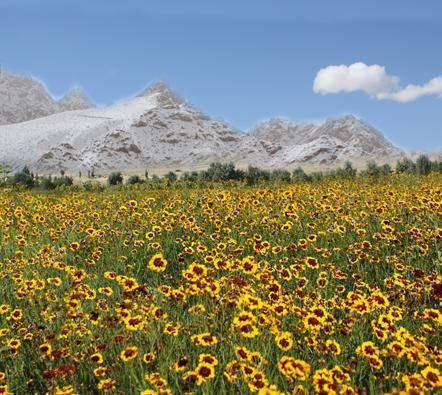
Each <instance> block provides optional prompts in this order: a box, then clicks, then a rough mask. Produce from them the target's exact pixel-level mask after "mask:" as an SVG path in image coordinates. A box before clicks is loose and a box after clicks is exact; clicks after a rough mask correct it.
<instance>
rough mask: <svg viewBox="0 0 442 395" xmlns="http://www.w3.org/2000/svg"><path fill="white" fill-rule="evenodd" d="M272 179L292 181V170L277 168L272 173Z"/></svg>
mask: <svg viewBox="0 0 442 395" xmlns="http://www.w3.org/2000/svg"><path fill="white" fill-rule="evenodd" d="M270 179H271V180H272V181H276V182H290V179H291V177H290V172H289V171H287V170H282V169H275V170H273V171H272V172H271V174H270Z"/></svg>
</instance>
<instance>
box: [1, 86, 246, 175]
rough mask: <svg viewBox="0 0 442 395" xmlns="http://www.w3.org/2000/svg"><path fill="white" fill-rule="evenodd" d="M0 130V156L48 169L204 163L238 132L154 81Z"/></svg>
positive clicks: (223, 151)
mask: <svg viewBox="0 0 442 395" xmlns="http://www.w3.org/2000/svg"><path fill="white" fill-rule="evenodd" d="M0 136H1V137H2V141H4V144H2V145H1V146H0V161H2V162H4V163H6V164H8V165H10V166H12V167H14V168H17V167H20V166H23V164H28V166H29V167H31V168H32V169H35V170H41V171H52V170H57V169H62V168H63V169H90V168H92V167H94V168H108V169H127V168H140V167H145V166H159V165H163V164H169V165H172V164H196V163H205V162H207V163H208V162H209V161H212V160H223V159H225V158H226V157H232V156H233V154H234V153H235V147H236V145H237V144H238V143H239V141H240V140H241V138H242V133H241V132H239V131H238V130H235V129H234V128H232V127H231V126H229V125H227V124H225V123H223V122H220V121H216V120H212V119H210V118H209V117H208V116H207V115H205V114H203V113H202V112H200V111H199V110H197V109H195V108H193V107H192V106H190V105H188V104H187V103H186V102H184V101H183V100H182V99H179V98H178V96H177V95H176V94H175V93H174V92H172V91H171V90H170V89H169V88H168V87H167V86H166V85H165V84H163V83H159V84H155V85H153V86H151V87H150V88H149V89H148V90H146V91H145V92H143V93H142V94H141V95H139V96H137V97H135V98H133V99H131V100H129V101H126V102H122V103H118V104H115V105H113V106H110V107H106V108H94V109H85V110H77V111H66V112H62V113H57V114H53V115H50V116H47V117H44V118H39V119H35V120H33V121H28V122H22V123H18V124H12V125H4V126H1V127H0Z"/></svg>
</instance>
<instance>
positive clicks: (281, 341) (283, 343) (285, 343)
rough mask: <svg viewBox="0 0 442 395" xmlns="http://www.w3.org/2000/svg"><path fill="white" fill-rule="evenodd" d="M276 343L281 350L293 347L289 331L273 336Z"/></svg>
mask: <svg viewBox="0 0 442 395" xmlns="http://www.w3.org/2000/svg"><path fill="white" fill-rule="evenodd" d="M275 343H276V345H277V346H278V347H279V348H280V349H281V350H283V351H288V350H290V349H291V348H292V347H293V339H292V334H291V333H290V332H281V333H278V334H277V335H276V337H275Z"/></svg>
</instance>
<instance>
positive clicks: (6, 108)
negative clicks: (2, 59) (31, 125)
mask: <svg viewBox="0 0 442 395" xmlns="http://www.w3.org/2000/svg"><path fill="white" fill-rule="evenodd" d="M89 107H92V105H91V104H90V103H89V101H88V100H87V99H86V98H85V96H84V94H80V93H79V92H78V90H74V91H72V92H71V93H70V94H68V95H67V96H66V97H65V98H63V99H62V100H61V101H60V102H58V101H56V100H54V99H53V98H52V97H51V96H50V95H49V93H48V92H47V91H46V89H45V87H44V86H43V85H42V84H41V83H40V82H38V81H36V80H34V79H32V78H29V77H24V76H20V75H15V74H12V73H10V72H8V71H5V70H0V125H5V124H11V123H19V122H24V121H29V120H32V119H37V118H41V117H45V116H48V115H51V114H55V113H58V112H61V111H67V110H77V109H84V108H89Z"/></svg>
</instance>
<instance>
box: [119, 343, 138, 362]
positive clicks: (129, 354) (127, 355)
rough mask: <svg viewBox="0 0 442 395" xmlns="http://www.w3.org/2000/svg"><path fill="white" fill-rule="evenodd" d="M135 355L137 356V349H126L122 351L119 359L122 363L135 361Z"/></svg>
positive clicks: (133, 347) (131, 347) (130, 347)
mask: <svg viewBox="0 0 442 395" xmlns="http://www.w3.org/2000/svg"><path fill="white" fill-rule="evenodd" d="M137 355H138V348H137V347H135V346H129V347H126V348H125V349H124V350H123V351H121V352H120V358H121V359H122V360H123V361H124V362H127V361H130V360H132V359H135V358H136V357H137Z"/></svg>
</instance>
